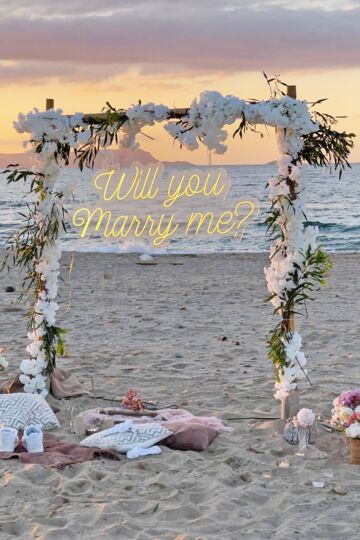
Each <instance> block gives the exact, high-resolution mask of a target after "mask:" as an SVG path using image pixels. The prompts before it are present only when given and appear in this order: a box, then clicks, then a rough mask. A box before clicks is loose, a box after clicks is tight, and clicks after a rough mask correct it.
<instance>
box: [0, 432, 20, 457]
mask: <svg viewBox="0 0 360 540" xmlns="http://www.w3.org/2000/svg"><path fill="white" fill-rule="evenodd" d="M18 444H19V437H18V432H17V429H15V428H12V427H3V428H1V429H0V452H13V451H14V450H15V448H16V447H17V445H18Z"/></svg>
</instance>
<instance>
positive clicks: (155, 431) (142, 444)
mask: <svg viewBox="0 0 360 540" xmlns="http://www.w3.org/2000/svg"><path fill="white" fill-rule="evenodd" d="M134 427H135V428H136V429H135V431H134V430H131V431H125V432H122V433H113V430H114V428H109V429H105V430H104V431H99V432H98V433H94V434H93V435H90V436H89V437H86V439H84V440H83V441H81V443H80V445H81V446H90V447H93V446H95V447H97V448H111V449H112V450H115V451H116V452H120V453H122V454H126V452H128V451H129V450H132V448H150V446H153V445H154V444H156V443H158V442H159V441H162V440H163V439H166V437H169V436H170V435H171V434H172V431H170V430H168V429H166V428H165V427H163V426H162V425H161V424H156V423H155V422H152V423H150V422H149V423H147V424H135V425H134ZM107 432H110V433H109V434H108V435H107Z"/></svg>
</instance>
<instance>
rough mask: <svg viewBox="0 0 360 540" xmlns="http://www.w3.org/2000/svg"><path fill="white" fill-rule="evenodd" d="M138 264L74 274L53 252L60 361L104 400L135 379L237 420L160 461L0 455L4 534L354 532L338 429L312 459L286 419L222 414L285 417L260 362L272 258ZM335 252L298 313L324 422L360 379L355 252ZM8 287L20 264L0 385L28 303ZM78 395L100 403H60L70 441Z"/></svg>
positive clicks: (207, 536) (87, 262)
mask: <svg viewBox="0 0 360 540" xmlns="http://www.w3.org/2000/svg"><path fill="white" fill-rule="evenodd" d="M138 260H139V259H138V256H137V255H135V254H133V255H114V254H101V253H97V254H86V253H83V254H76V256H75V260H74V266H73V271H72V273H71V275H70V276H69V271H68V269H69V262H70V254H64V255H63V258H62V277H63V278H64V280H65V283H63V284H61V286H60V290H61V298H60V310H59V313H58V320H59V323H60V325H61V326H64V327H66V328H67V329H68V335H67V345H66V351H67V353H66V357H65V358H63V359H60V360H59V362H58V366H59V367H64V368H66V369H70V370H72V371H73V372H74V373H75V374H76V375H77V377H78V378H79V380H80V381H81V382H82V383H83V384H84V386H85V387H86V388H87V389H89V390H91V382H90V377H93V380H94V382H95V387H96V392H97V394H98V396H102V397H106V398H108V399H114V400H115V401H116V399H119V397H121V396H122V395H124V394H125V393H126V392H127V390H128V389H129V388H131V387H133V388H135V389H136V390H137V391H139V392H140V393H141V395H142V396H143V397H144V398H145V399H146V400H157V401H158V403H159V405H161V406H166V405H170V404H177V405H179V406H181V407H183V408H186V409H188V410H189V411H191V412H192V413H194V414H197V415H204V416H209V415H215V416H218V417H220V418H221V419H223V420H224V421H225V422H226V423H227V425H230V426H231V427H233V428H234V431H233V432H232V433H230V434H224V435H221V436H219V437H218V438H217V439H216V440H215V441H214V443H213V444H212V445H211V446H210V449H209V450H208V451H205V452H202V453H196V452H180V451H173V450H170V449H168V448H164V447H163V450H162V454H161V455H160V456H154V457H148V458H139V459H137V460H134V461H130V460H127V459H126V457H123V458H122V459H121V461H119V462H113V461H107V460H99V461H92V462H87V463H84V464H80V465H74V466H71V467H67V468H65V469H64V470H63V471H58V470H49V469H45V468H43V467H41V466H38V465H26V466H23V465H21V464H20V463H18V462H17V461H11V462H10V461H0V467H1V478H0V484H1V492H2V497H1V503H0V504H1V518H0V538H1V539H4V540H5V539H11V538H23V539H33V538H34V539H35V538H37V539H40V538H41V539H42V538H44V539H49V540H50V539H52V540H54V539H59V540H67V539H77V540H85V539H86V540H87V539H108V538H109V539H111V538H114V539H124V540H131V539H138V540H150V539H151V540H160V539H161V540H213V539H224V540H239V539H241V538H249V539H253V540H258V539H274V540H290V539H295V538H304V539H309V538H316V539H324V540H329V539H334V540H350V539H355V538H357V537H358V517H359V516H358V509H359V502H360V468H359V467H358V466H355V465H348V464H347V454H346V449H345V446H344V443H343V441H342V439H341V437H340V435H338V434H335V435H330V434H328V433H326V432H325V431H321V430H319V433H318V437H317V440H316V446H317V448H318V449H319V450H321V452H322V455H321V459H320V458H318V459H304V458H301V457H299V456H296V455H295V450H294V447H291V446H290V445H288V444H287V443H286V442H285V441H284V440H283V438H282V427H283V425H282V423H281V421H279V420H259V419H252V420H233V421H231V420H229V419H231V418H235V417H265V418H266V417H278V416H279V403H278V402H277V401H275V400H274V398H273V376H272V366H271V364H270V362H269V361H268V360H267V358H266V334H267V332H268V331H269V330H270V328H271V326H272V324H273V323H274V320H273V319H272V317H271V307H270V306H269V305H264V304H263V302H262V301H263V298H264V297H265V296H266V293H267V291H266V288H265V280H264V275H263V267H264V266H265V264H267V257H266V255H252V254H249V255H246V254H242V255H240V254H239V255H220V254H217V255H207V256H180V255H177V256H176V255H174V256H170V255H166V256H157V257H156V259H155V260H156V262H157V265H154V266H143V265H139V264H136V263H137V262H138ZM333 261H334V268H333V270H332V272H331V276H330V279H329V284H328V286H327V287H326V288H325V289H323V290H322V291H321V292H320V293H319V294H318V295H317V299H316V300H315V301H314V302H312V303H310V305H309V306H308V310H309V315H310V317H309V319H305V318H301V319H300V318H298V321H299V323H298V324H299V328H300V329H301V333H302V336H303V341H304V351H305V353H306V355H307V357H308V361H309V373H310V378H311V382H312V386H309V385H308V384H305V383H303V384H302V386H301V392H300V394H301V398H300V399H301V405H302V406H304V407H309V408H312V409H313V410H314V411H315V412H316V413H317V414H319V415H321V417H322V418H323V419H328V418H329V416H330V410H331V406H332V400H333V399H334V398H335V397H336V396H337V395H338V394H339V392H340V391H342V390H343V389H349V388H351V387H356V386H358V385H360V375H359V368H358V351H359V350H360V334H359V328H358V321H359V317H360V308H359V305H358V303H357V299H358V298H359V296H360V281H359V279H358V268H359V264H360V255H352V254H346V255H341V254H337V255H334V256H333ZM8 285H12V286H14V287H16V290H17V292H18V291H19V287H20V279H19V276H18V274H17V273H16V272H12V273H11V274H6V273H2V274H0V345H1V346H8V347H11V351H10V352H9V354H8V356H7V359H8V360H9V363H10V366H9V370H8V372H7V373H1V376H0V377H1V382H3V381H5V380H7V379H9V378H10V376H11V375H15V374H16V373H17V372H18V366H19V363H20V361H21V360H22V359H23V358H25V354H26V353H25V346H26V344H27V339H26V320H25V317H24V315H25V313H26V309H27V308H26V305H25V304H24V303H19V302H18V301H17V293H7V292H5V287H6V286H8ZM224 338H226V339H224ZM75 402H76V403H79V405H80V406H81V408H82V409H86V408H91V407H94V406H96V405H95V401H94V399H92V398H90V397H81V398H76V399H72V400H67V401H62V402H59V403H58V406H59V407H60V413H58V418H59V420H60V422H61V426H62V427H61V429H60V430H57V431H56V434H57V435H59V436H60V437H61V438H63V439H64V440H72V441H78V440H79V438H77V437H76V436H75V435H72V434H70V430H69V418H70V410H71V408H72V406H73V404H74V403H75ZM98 402H99V403H101V404H105V403H109V402H105V401H103V400H102V399H101V398H99V399H98ZM281 462H285V465H286V464H288V466H285V467H279V463H281ZM313 481H315V482H323V483H324V487H322V488H317V487H314V486H313V484H312V482H313ZM339 488H341V489H339Z"/></svg>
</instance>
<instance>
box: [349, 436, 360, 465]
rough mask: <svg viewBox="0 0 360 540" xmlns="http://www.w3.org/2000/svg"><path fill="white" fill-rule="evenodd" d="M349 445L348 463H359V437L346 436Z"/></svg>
mask: <svg viewBox="0 0 360 540" xmlns="http://www.w3.org/2000/svg"><path fill="white" fill-rule="evenodd" d="M348 441H349V446H350V457H349V463H351V464H352V465H360V439H356V438H350V437H349V438H348Z"/></svg>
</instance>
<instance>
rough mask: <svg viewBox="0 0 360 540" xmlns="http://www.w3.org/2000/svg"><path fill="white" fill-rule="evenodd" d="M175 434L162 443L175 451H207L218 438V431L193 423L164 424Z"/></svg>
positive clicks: (163, 423)
mask: <svg viewBox="0 0 360 540" xmlns="http://www.w3.org/2000/svg"><path fill="white" fill-rule="evenodd" d="M162 425H163V426H164V427H166V428H167V429H170V431H173V434H172V435H170V436H169V437H167V438H166V439H164V440H163V441H161V443H160V444H164V445H165V446H168V447H169V448H172V449H173V450H194V451H196V452H201V451H202V450H206V449H207V448H208V446H209V445H210V444H211V443H212V441H213V440H214V439H215V438H216V437H217V436H218V432H217V431H216V429H214V428H212V427H209V426H204V425H203V424H196V423H193V422H162Z"/></svg>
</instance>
